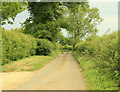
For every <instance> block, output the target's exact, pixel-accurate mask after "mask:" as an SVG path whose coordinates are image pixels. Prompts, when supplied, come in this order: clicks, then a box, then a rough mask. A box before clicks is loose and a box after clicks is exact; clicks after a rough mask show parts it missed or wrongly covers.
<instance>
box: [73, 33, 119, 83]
mask: <svg viewBox="0 0 120 92" xmlns="http://www.w3.org/2000/svg"><path fill="white" fill-rule="evenodd" d="M74 54H75V55H79V56H87V57H90V58H94V60H92V62H93V63H94V64H95V67H94V69H96V70H97V71H98V72H99V73H100V74H102V75H106V76H107V77H108V78H109V79H111V80H112V81H114V83H115V84H117V83H118V32H114V33H112V34H109V35H104V36H102V37H95V38H94V39H92V40H87V41H83V42H80V43H78V44H77V45H76V51H75V52H74ZM83 63H86V62H83Z"/></svg>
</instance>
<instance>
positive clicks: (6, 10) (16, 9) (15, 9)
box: [1, 2, 28, 25]
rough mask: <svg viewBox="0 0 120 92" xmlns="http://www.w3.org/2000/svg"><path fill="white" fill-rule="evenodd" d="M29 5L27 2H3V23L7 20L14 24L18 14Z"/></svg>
mask: <svg viewBox="0 0 120 92" xmlns="http://www.w3.org/2000/svg"><path fill="white" fill-rule="evenodd" d="M27 5H28V3H27V2H24V3H21V2H2V19H1V21H2V25H4V24H6V20H7V22H8V23H9V24H13V21H14V19H15V17H16V15H17V14H18V13H21V12H22V11H24V10H25V9H27V8H26V7H27Z"/></svg>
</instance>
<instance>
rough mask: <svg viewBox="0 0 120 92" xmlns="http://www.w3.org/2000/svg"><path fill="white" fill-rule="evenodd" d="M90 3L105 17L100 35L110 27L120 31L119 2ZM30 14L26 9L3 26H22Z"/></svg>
mask: <svg viewBox="0 0 120 92" xmlns="http://www.w3.org/2000/svg"><path fill="white" fill-rule="evenodd" d="M89 4H90V6H91V7H97V8H98V9H99V11H100V16H101V17H102V18H103V19H104V20H103V22H102V23H101V24H100V25H98V26H97V28H98V30H99V31H98V33H97V34H98V35H99V36H102V35H103V34H104V33H105V32H106V31H107V30H108V29H109V28H110V31H109V33H112V32H114V31H118V2H100V1H99V2H94V0H90V2H89ZM29 16H30V13H29V12H28V11H27V10H25V11H23V12H22V13H19V14H18V15H17V16H16V18H15V21H14V22H13V25H10V24H5V25H4V26H3V27H4V28H6V29H8V30H10V29H14V28H20V27H21V25H20V23H23V22H24V21H25V20H26V18H28V17H29ZM63 34H64V35H65V36H67V33H66V32H65V31H63Z"/></svg>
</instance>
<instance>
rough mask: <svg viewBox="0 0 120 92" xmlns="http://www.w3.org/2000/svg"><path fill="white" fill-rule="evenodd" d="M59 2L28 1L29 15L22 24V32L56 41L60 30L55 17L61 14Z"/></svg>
mask: <svg viewBox="0 0 120 92" xmlns="http://www.w3.org/2000/svg"><path fill="white" fill-rule="evenodd" d="M59 6H60V3H56V2H29V6H28V10H29V11H30V14H31V17H30V18H28V19H27V20H26V22H25V23H24V24H25V25H24V24H23V25H24V26H25V27H26V29H25V31H24V33H27V34H31V35H33V36H34V37H36V38H44V39H48V40H50V41H56V36H57V34H58V33H59V32H60V30H61V29H60V27H59V23H58V21H57V19H58V18H59V17H60V16H61V13H60V10H61V7H59Z"/></svg>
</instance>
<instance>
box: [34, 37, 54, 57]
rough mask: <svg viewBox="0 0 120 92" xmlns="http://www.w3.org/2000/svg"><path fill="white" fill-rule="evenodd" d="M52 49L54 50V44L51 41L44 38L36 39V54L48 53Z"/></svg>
mask: <svg viewBox="0 0 120 92" xmlns="http://www.w3.org/2000/svg"><path fill="white" fill-rule="evenodd" d="M52 50H54V45H53V43H52V42H50V41H48V40H46V39H38V40H37V49H36V55H50V53H51V51H52Z"/></svg>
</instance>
